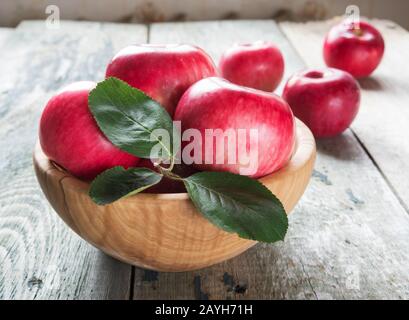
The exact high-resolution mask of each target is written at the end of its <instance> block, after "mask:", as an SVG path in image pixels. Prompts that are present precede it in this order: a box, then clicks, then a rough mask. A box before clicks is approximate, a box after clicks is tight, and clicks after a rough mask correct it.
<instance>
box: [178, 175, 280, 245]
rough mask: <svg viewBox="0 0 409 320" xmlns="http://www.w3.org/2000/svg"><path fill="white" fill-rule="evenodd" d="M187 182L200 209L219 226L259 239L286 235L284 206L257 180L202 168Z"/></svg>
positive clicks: (277, 238)
mask: <svg viewBox="0 0 409 320" xmlns="http://www.w3.org/2000/svg"><path fill="white" fill-rule="evenodd" d="M184 183H185V185H186V189H187V191H188V193H189V196H190V198H191V199H192V201H193V203H194V204H195V206H196V207H197V209H198V210H199V211H201V212H202V214H203V215H204V216H205V217H206V218H207V219H208V220H209V221H210V222H212V223H213V224H215V225H216V226H218V227H219V228H222V229H223V230H225V231H228V232H235V233H237V234H238V235H239V236H240V237H242V238H246V239H253V240H257V241H263V242H270V243H271V242H275V241H279V240H283V239H284V237H285V234H286V232H287V228H288V219H287V215H286V213H285V210H284V207H283V205H282V204H281V202H280V200H279V199H278V198H277V197H275V196H274V195H273V194H272V193H271V191H270V190H268V189H267V188H266V187H265V186H264V185H263V184H261V183H260V182H258V181H257V180H253V179H251V178H249V177H245V176H241V175H237V174H232V173H227V172H200V173H195V174H193V175H191V176H190V177H188V178H185V179H184Z"/></svg>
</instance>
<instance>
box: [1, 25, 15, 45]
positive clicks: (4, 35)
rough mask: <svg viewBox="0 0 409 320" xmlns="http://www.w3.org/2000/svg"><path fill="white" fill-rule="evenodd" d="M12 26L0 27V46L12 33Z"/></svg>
mask: <svg viewBox="0 0 409 320" xmlns="http://www.w3.org/2000/svg"><path fill="white" fill-rule="evenodd" d="M13 30H14V29H13V28H0V46H1V45H2V44H3V42H4V41H5V40H6V39H7V38H8V37H9V36H10V35H11V34H12V32H13Z"/></svg>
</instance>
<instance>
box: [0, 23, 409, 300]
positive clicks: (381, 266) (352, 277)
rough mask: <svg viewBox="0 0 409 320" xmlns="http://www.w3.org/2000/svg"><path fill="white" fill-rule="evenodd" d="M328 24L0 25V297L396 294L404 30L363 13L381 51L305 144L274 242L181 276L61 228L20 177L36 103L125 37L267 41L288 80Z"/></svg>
mask: <svg viewBox="0 0 409 320" xmlns="http://www.w3.org/2000/svg"><path fill="white" fill-rule="evenodd" d="M333 23H334V21H327V22H314V23H307V24H298V23H281V24H276V23H274V22H273V21H266V20H264V21H217V22H194V23H165V24H152V25H141V24H140V25H138V24H133V25H132V24H111V23H89V22H62V23H61V28H60V29H59V30H48V29H46V27H45V23H44V22H43V21H26V22H23V23H21V24H20V25H19V26H18V27H17V28H16V29H4V30H3V29H0V46H1V49H2V50H0V66H1V68H0V70H1V72H0V137H1V138H0V298H17V299H84V298H90V299H108V298H109V299H156V298H163V299H173V298H179V299H220V298H221V299H252V298H254V299H349V298H352V299H354V298H365V299H372V298H387V299H390V298H406V299H407V298H409V216H408V208H409V179H408V178H409V161H408V159H409V139H408V136H409V135H408V133H409V63H407V57H409V34H408V32H406V31H405V30H404V29H402V28H401V27H399V26H397V25H396V24H394V23H392V22H388V21H374V23H375V24H376V26H377V27H378V28H379V29H380V30H381V32H382V33H383V35H384V37H385V41H386V54H385V57H384V60H383V62H382V64H381V66H380V67H379V69H378V70H377V71H376V72H375V74H374V75H373V76H372V77H371V78H369V79H365V80H363V81H361V86H362V89H363V93H362V94H363V98H362V106H361V110H360V113H359V115H358V117H357V119H356V120H355V122H354V124H353V126H352V128H351V129H350V130H348V131H346V132H345V133H344V134H343V135H341V136H339V137H337V138H335V139H329V140H322V141H319V142H318V159H317V163H316V168H315V171H314V174H313V178H312V180H311V183H310V185H309V187H308V189H307V191H306V193H305V195H304V197H303V198H302V200H301V201H300V202H299V204H298V206H297V207H296V209H295V210H294V212H293V214H292V215H291V216H290V229H289V232H288V235H287V238H286V240H285V242H284V243H279V244H274V245H265V244H259V245H257V246H256V247H254V248H252V249H251V250H249V251H248V252H246V253H244V254H242V255H241V256H239V257H237V258H235V259H232V260H230V261H227V262H224V263H221V264H218V265H215V266H213V267H211V268H207V269H204V270H199V271H194V272H186V273H157V272H153V271H147V270H142V269H139V268H135V267H131V266H129V265H126V264H123V263H120V262H118V261H116V260H114V259H112V258H110V257H108V256H106V255H104V254H103V253H101V252H100V251H98V250H97V249H95V248H93V247H92V246H91V245H89V244H87V243H86V242H85V241H83V240H81V239H80V238H79V237H78V236H77V235H75V234H74V233H73V232H71V231H70V230H69V229H68V228H67V227H66V226H65V225H64V224H63V222H62V221H61V220H60V219H59V218H58V217H57V215H56V214H55V213H54V212H53V210H52V209H51V208H50V206H49V204H48V203H47V201H46V200H45V198H44V196H43V194H42V193H41V191H40V189H39V186H38V184H37V181H36V179H35V177H34V172H33V168H32V162H31V153H32V150H33V147H34V143H35V140H36V139H37V129H38V122H39V116H40V114H41V111H42V108H43V106H44V105H45V103H46V101H47V100H48V99H49V98H50V97H51V95H53V94H54V93H55V92H56V91H57V90H58V89H59V88H60V87H61V86H63V85H66V84H68V83H70V82H72V81H76V80H100V79H102V78H103V74H104V69H105V65H106V63H107V62H108V61H109V59H110V58H111V57H112V56H113V54H114V53H115V52H116V51H118V50H119V49H120V48H122V47H124V46H125V45H127V44H131V43H136V42H152V43H161V42H189V43H193V44H197V45H199V46H201V47H203V48H204V49H205V50H207V51H208V52H209V53H210V54H211V55H212V56H213V58H214V59H215V60H216V61H217V60H218V58H219V57H220V54H221V52H222V51H223V50H224V49H225V48H226V47H228V46H229V45H231V44H232V43H234V42H245V41H255V40H259V39H264V40H271V41H274V42H275V43H277V44H278V46H279V47H280V48H281V49H282V51H283V53H284V55H285V59H286V77H288V76H289V75H290V74H292V73H293V72H295V71H297V70H299V69H302V68H304V67H305V66H306V65H308V66H322V65H323V61H322V55H321V46H322V40H323V36H324V34H325V33H326V31H327V30H328V28H329V27H330V25H331V24H333ZM281 88H282V87H280V88H279V90H278V92H281Z"/></svg>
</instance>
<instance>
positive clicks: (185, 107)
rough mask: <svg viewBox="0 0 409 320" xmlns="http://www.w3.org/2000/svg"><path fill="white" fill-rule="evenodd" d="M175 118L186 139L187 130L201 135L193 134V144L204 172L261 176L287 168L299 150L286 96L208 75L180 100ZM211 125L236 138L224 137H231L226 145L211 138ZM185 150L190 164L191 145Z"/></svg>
mask: <svg viewBox="0 0 409 320" xmlns="http://www.w3.org/2000/svg"><path fill="white" fill-rule="evenodd" d="M175 120H180V121H181V125H182V132H183V136H184V137H183V140H185V141H186V140H188V139H187V137H185V135H186V134H187V133H189V134H193V133H199V136H197V135H196V136H197V137H196V138H195V135H192V137H193V140H192V139H190V140H189V145H190V144H191V143H197V142H198V143H197V145H198V146H199V147H198V148H192V154H193V158H194V159H193V160H194V165H195V167H196V168H198V169H202V170H214V171H229V172H232V173H238V174H243V175H247V176H250V177H254V178H258V177H261V176H264V175H267V174H269V173H272V172H274V171H276V170H278V169H280V168H282V167H283V166H284V165H285V164H286V163H287V161H288V160H289V159H290V157H291V155H292V151H293V148H294V141H295V122H294V117H293V114H292V112H291V109H290V107H289V106H288V104H287V103H286V102H285V101H284V100H282V99H281V98H280V97H278V96H276V95H274V94H272V93H267V92H264V91H261V90H256V89H251V88H247V87H241V86H238V85H235V84H233V83H231V82H229V81H227V80H224V79H221V78H216V77H212V78H207V79H203V80H200V81H199V82H197V83H195V84H194V85H193V86H191V87H190V88H189V89H188V90H187V91H186V92H185V93H184V95H183V96H182V98H181V99H180V101H179V104H178V106H177V108H176V112H175ZM188 129H190V130H188ZM192 129H193V130H192ZM209 129H210V130H216V131H219V133H220V131H221V133H223V134H226V133H229V132H230V133H233V134H234V136H235V137H236V141H234V139H232V140H230V141H229V139H228V138H227V139H224V137H222V139H223V141H224V140H227V141H225V143H224V145H223V144H221V143H220V142H221V140H222V139H217V138H216V139H213V138H212V139H207V136H208V137H212V134H211V132H210V131H209ZM216 131H213V133H215V132H216ZM240 132H241V133H240ZM243 132H244V134H243ZM252 133H255V134H254V135H253V134H252ZM208 134H209V135H208ZM226 137H228V136H226ZM195 139H196V140H195ZM184 148H185V150H183V152H182V158H183V160H184V162H185V163H187V164H190V163H189V162H188V161H187V160H186V159H185V154H184V152H185V151H186V150H187V149H186V148H187V146H186V143H185V147H184ZM189 150H190V149H189ZM219 151H220V152H219ZM196 156H197V158H196ZM230 156H231V158H229V157H230ZM235 156H236V157H235ZM246 156H247V157H248V159H246ZM235 158H236V159H235Z"/></svg>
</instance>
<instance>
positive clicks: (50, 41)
mask: <svg viewBox="0 0 409 320" xmlns="http://www.w3.org/2000/svg"><path fill="white" fill-rule="evenodd" d="M13 32H14V33H13V35H12V36H11V37H10V38H8V39H7V40H6V42H5V43H4V44H3V46H4V47H6V48H7V50H2V51H1V53H0V61H1V62H0V63H1V69H2V72H1V73H0V86H1V90H0V91H1V92H2V96H1V100H0V136H1V139H0V150H1V152H0V299H1V298H3V299H5V298H8V299H10V298H12V299H84V298H86V299H106V298H111V299H127V298H128V296H129V281H130V278H131V267H130V266H129V265H126V264H123V263H120V262H118V261H116V260H114V259H111V258H109V257H107V256H106V255H104V254H102V253H101V252H100V251H99V250H97V249H95V248H93V247H92V246H90V245H89V244H87V243H86V242H85V241H83V240H82V239H80V238H79V237H78V236H77V235H75V234H74V233H73V232H71V231H70V230H69V229H68V228H67V227H66V226H65V224H64V223H63V222H62V221H61V220H60V219H59V218H58V216H57V215H56V214H55V212H54V211H53V210H52V209H51V207H50V205H49V204H48V201H47V200H46V199H45V198H44V196H43V195H42V193H41V190H40V188H39V186H38V183H37V181H36V179H35V176H34V170H33V167H32V150H33V148H34V145H35V141H36V139H37V124H38V121H39V116H40V113H41V111H42V108H43V106H44V105H45V103H46V101H47V99H48V98H49V97H50V96H51V95H52V94H53V93H54V92H56V91H57V90H58V89H59V88H60V87H61V86H63V85H66V84H68V83H70V82H73V81H76V80H98V79H101V78H102V77H103V74H104V66H105V64H106V63H107V62H108V61H109V59H110V58H111V57H112V56H113V54H114V53H115V52H116V51H118V50H119V49H120V48H122V47H123V46H125V45H127V44H129V43H132V42H144V41H146V35H147V33H146V27H145V26H140V25H121V24H100V23H86V22H62V23H61V28H60V29H58V30H47V29H46V28H45V24H44V22H42V21H39V22H24V23H23V24H21V25H20V26H19V27H18V28H17V29H16V30H15V31H13Z"/></svg>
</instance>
